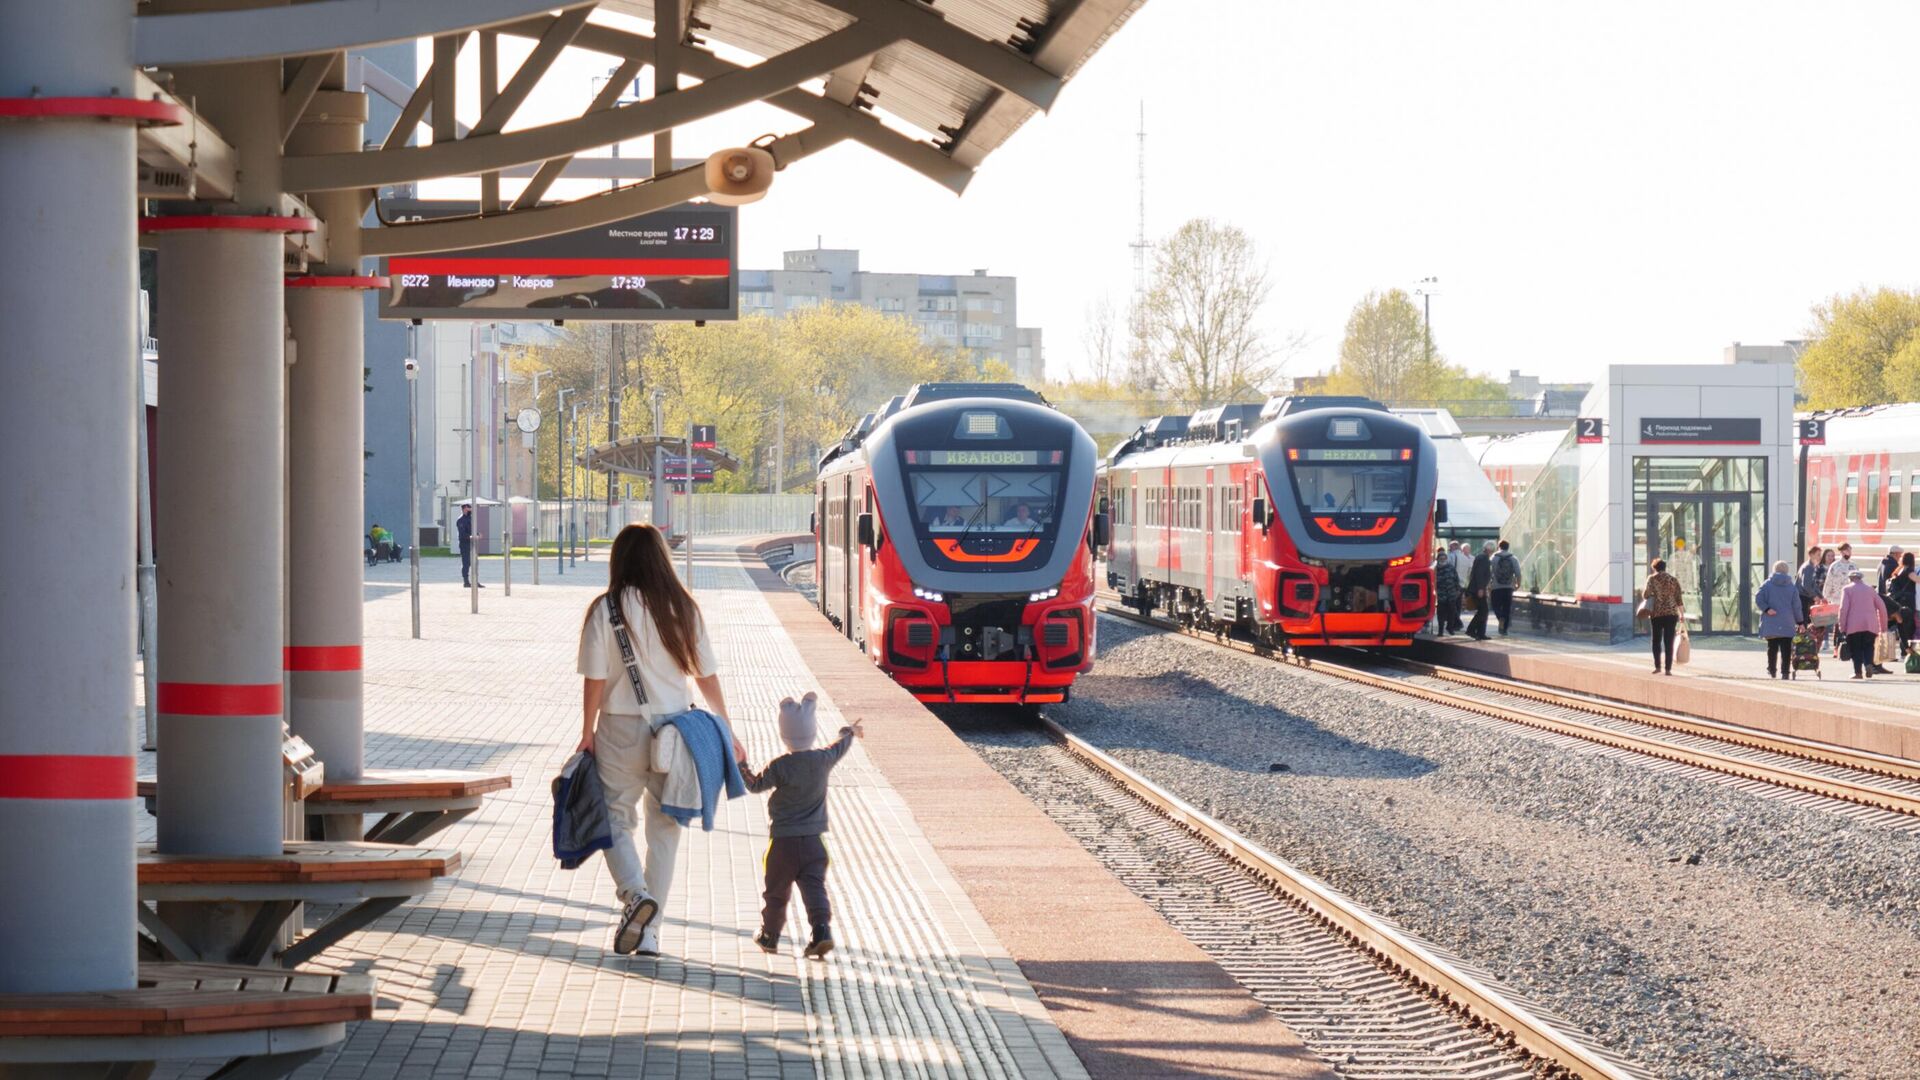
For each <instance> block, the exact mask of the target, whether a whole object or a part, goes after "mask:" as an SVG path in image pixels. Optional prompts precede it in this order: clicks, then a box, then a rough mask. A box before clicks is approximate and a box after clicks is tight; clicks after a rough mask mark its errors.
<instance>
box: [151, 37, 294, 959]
mask: <svg viewBox="0 0 1920 1080" xmlns="http://www.w3.org/2000/svg"><path fill="white" fill-rule="evenodd" d="M175 85H176V87H177V88H178V90H179V92H180V93H181V95H182V96H183V97H187V98H189V99H190V100H196V101H197V102H198V103H199V107H200V110H201V111H202V112H203V113H204V114H205V115H206V117H207V119H208V121H209V122H211V123H212V124H214V125H215V126H217V127H218V128H219V129H220V130H221V132H222V133H223V134H224V135H226V137H227V138H228V139H229V140H230V141H231V142H232V143H233V145H234V148H235V150H236V151H237V153H238V155H239V166H240V168H239V176H240V185H239V186H240V190H238V191H236V192H235V197H234V205H232V206H223V207H220V208H218V210H219V212H218V213H217V214H216V213H212V212H209V211H208V210H206V209H204V208H194V209H193V210H192V211H191V212H189V213H184V214H181V215H178V216H172V217H163V218H154V219H150V220H149V221H147V222H145V223H143V225H142V227H143V228H144V229H146V230H147V231H148V232H150V233H153V234H155V236H156V239H157V242H158V247H159V251H160V281H161V286H160V304H159V312H160V320H159V321H160V331H161V335H162V340H163V341H164V342H165V343H166V344H165V348H166V352H165V354H164V355H163V357H162V359H161V362H160V400H161V401H162V402H164V403H165V404H164V405H163V406H162V408H163V409H164V410H165V412H166V416H165V418H164V419H163V420H162V422H161V424H160V431H159V438H158V441H157V443H156V455H155V456H156V459H157V460H156V464H155V478H156V480H157V489H158V493H159V498H158V501H159V508H160V509H159V513H158V515H157V517H158V521H157V522H156V524H157V525H158V526H159V527H158V529H157V530H156V536H155V547H156V548H157V549H158V550H159V551H160V552H161V553H162V556H161V557H162V559H163V564H162V566H161V569H160V588H159V600H160V640H161V642H163V645H162V647H161V650H160V689H159V697H160V702H159V721H160V723H159V729H160V746H159V764H158V770H157V771H158V778H159V782H160V792H159V800H158V801H159V805H158V811H159V814H158V816H159V847H160V850H162V851H166V852H195V853H203V854H220V855H269V854H277V853H278V852H279V851H280V850H281V849H282V840H283V837H284V835H285V817H284V814H285V810H284V804H283V785H284V780H283V777H282V768H281V763H280V744H281V721H282V704H283V703H282V693H281V678H282V661H283V656H282V652H281V647H282V644H283V636H282V635H283V622H282V613H283V611H284V600H283V597H284V592H283V589H284V580H283V579H284V573H283V570H282V561H281V560H282V557H283V554H284V541H285V536H286V532H285V529H286V525H285V520H286V519H285V513H286V509H285V497H286V492H285V488H284V484H285V473H284V463H285V460H286V459H285V453H286V450H285V447H286V441H285V440H286V428H285V411H284V410H285V404H286V315H285V308H284V304H285V296H284V290H283V288H282V269H281V268H282V265H283V262H284V259H283V255H282V251H283V249H284V239H283V234H284V233H286V232H288V231H302V230H310V229H311V228H312V227H313V223H312V221H311V220H309V219H304V218H299V219H289V218H283V217H276V216H273V215H275V214H277V213H278V209H279V200H280V187H279V182H280V127H279V125H280V115H279V103H280V91H281V65H280V62H279V61H277V60H275V61H264V62H257V63H247V64H227V65H221V66H219V67H210V68H188V69H184V70H182V71H181V72H179V73H178V75H177V76H176V79H175ZM203 907H204V909H205V910H204V911H203V912H202V913H201V914H202V915H203V916H204V918H203V919H199V920H197V921H196V925H195V926H194V928H193V929H192V930H191V931H188V936H189V937H190V938H193V939H196V940H195V944H197V945H202V946H205V947H208V948H210V949H212V950H214V951H215V952H216V953H217V952H219V951H221V946H222V945H223V944H224V945H231V944H233V943H234V942H236V941H237V940H238V938H239V936H240V935H241V934H242V933H244V929H245V921H244V917H245V912H244V911H231V912H229V911H221V910H216V909H218V908H219V907H221V906H220V905H204V906H203Z"/></svg>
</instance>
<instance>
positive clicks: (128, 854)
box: [0, 0, 177, 1073]
mask: <svg viewBox="0 0 1920 1080" xmlns="http://www.w3.org/2000/svg"><path fill="white" fill-rule="evenodd" d="M131 13H132V8H131V6H130V5H128V4H126V3H124V2H123V0H68V2H66V3H60V4H24V3H12V4H0V97H8V98H12V99H14V101H15V102H16V103H18V102H22V101H24V100H25V99H26V98H27V97H28V95H29V93H31V94H32V95H33V96H35V97H40V96H43V95H44V97H45V98H47V99H49V100H51V101H58V100H60V99H63V98H64V99H68V100H72V99H85V98H96V99H97V95H99V94H101V93H103V92H105V90H106V88H108V87H115V86H117V87H123V88H125V87H131V86H132V85H133V80H134V63H133V41H132V20H131V18H130V16H131ZM134 140H135V133H134V125H133V124H131V123H127V122H117V121H110V120H107V121H103V120H101V119H98V118H94V117H84V116H72V117H54V116H50V117H48V118H46V119H41V120H33V121H28V122H18V121H16V122H11V123H6V124H0V161H4V162H6V163H7V165H8V167H7V180H6V185H7V186H6V198H4V199H0V251H4V252H6V253H7V258H8V259H9V260H10V261H11V262H12V264H13V267H14V268H15V269H12V270H10V271H9V272H6V273H0V311H4V312H6V313H7V345H6V348H5V350H4V351H0V373H3V374H4V377H5V380H6V383H7V387H8V391H7V393H8V405H9V406H10V408H11V409H12V410H13V415H12V418H11V419H10V421H9V422H8V423H5V424H0V462H5V467H4V468H0V506H4V507H6V508H7V512H8V514H9V515H15V516H12V517H10V520H13V521H14V522H15V528H16V530H18V529H19V528H20V527H21V526H28V527H30V528H31V529H32V530H42V529H52V528H54V527H55V526H56V525H57V526H58V528H59V531H58V533H57V534H37V535H36V537H35V538H36V539H38V540H40V541H42V542H50V543H57V544H58V547H59V552H58V558H57V559H55V560H53V561H52V562H49V561H48V560H47V559H45V558H39V557H33V556H32V555H29V554H26V553H19V552H17V553H16V557H14V558H10V559H5V560H0V597H5V605H6V610H7V612H8V613H9V614H10V615H11V616H13V618H14V625H13V626H12V627H10V629H9V631H8V632H7V633H6V634H5V635H0V671H4V672H6V675H5V677H4V678H0V718H4V719H0V766H5V767H4V768H0V777H4V779H0V806H4V809H0V825H3V826H4V827H0V866H4V867H6V872H5V873H4V874H0V912H4V913H5V917H3V918H0V957H4V958H5V959H4V961H0V993H32V994H43V993H60V992H66V991H86V990H126V989H131V988H132V987H133V985H134V977H135V971H136V963H137V956H136V952H135V935H134V919H133V913H134V907H133V905H134V903H135V900H134V860H133V845H134V813H133V809H132V805H133V804H132V800H133V791H134V738H133V725H132V724H131V723H129V722H128V721H129V718H130V717H131V716H132V715H133V687H134V676H133V655H134V618H133V616H134V608H133V605H134V597H133V592H132V589H131V583H130V582H129V581H128V575H127V574H126V572H125V569H124V568H126V567H130V566H132V565H133V564H134V559H135V557H136V556H135V551H134V546H135V542H134V537H135V534H136V528H137V527H136V524H135V521H134V506H133V500H134V495H135V478H134V474H133V470H134V461H135V451H134V447H133V437H134V427H133V425H132V424H129V423H127V422H126V418H127V416H128V410H129V409H132V408H133V407H134V403H135V401H136V400H138V399H139V397H140V395H139V394H138V392H137V390H136V387H137V383H136V381H135V378H134V375H135V372H137V371H138V370H139V367H138V364H137V362H136V363H133V364H129V363H127V362H126V355H127V343H128V342H129V341H132V340H133V338H134V335H135V334H136V333H137V329H136V319H135V313H134V305H135V301H136V298H137V297H138V295H139V282H138V279H137V274H136V267H137V266H138V251H137V247H136V244H137V240H136V237H135V213H136V206H137V205H138V204H137V201H136V193H135V187H134V177H135V167H136V161H135V142H134ZM176 291H177V290H176ZM76 297H85V298H86V307H85V317H84V318H75V317H73V312H74V310H75V307H74V304H75V298H76ZM115 416H118V417H121V420H120V421H118V422H111V420H110V418H112V417H115ZM90 418H102V419H104V420H106V421H108V422H101V423H92V422H89V420H90ZM20 515H23V517H22V516H20ZM42 554H44V553H42ZM147 708H148V709H149V710H152V709H153V708H154V700H153V699H152V698H149V699H148V702H147ZM68 758H74V759H79V760H82V761H84V762H88V763H93V764H95V765H97V768H93V769H89V770H87V771H86V772H85V773H80V772H54V771H52V770H51V769H50V766H52V765H54V764H56V763H58V762H59V761H61V760H63V759H68ZM28 793H30V794H31V795H32V796H34V797H31V798H24V797H17V796H21V795H23V794H28ZM59 1068H60V1066H49V1067H48V1069H49V1073H51V1072H55V1071H57V1070H58V1069H59Z"/></svg>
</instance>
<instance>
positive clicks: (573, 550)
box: [567, 401, 592, 566]
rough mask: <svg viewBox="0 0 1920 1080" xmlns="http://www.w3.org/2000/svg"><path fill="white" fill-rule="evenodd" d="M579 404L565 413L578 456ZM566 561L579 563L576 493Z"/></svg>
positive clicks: (568, 430)
mask: <svg viewBox="0 0 1920 1080" xmlns="http://www.w3.org/2000/svg"><path fill="white" fill-rule="evenodd" d="M580 405H581V403H580V402H578V401H576V402H574V403H573V411H572V412H571V413H569V414H568V415H567V437H568V440H569V441H570V442H574V443H575V445H574V451H575V454H574V456H576V457H577V456H578V450H579V446H578V444H577V440H578V437H579V436H578V434H577V432H578V430H579V427H580ZM588 416H589V418H591V416H592V414H591V413H589V414H588ZM573 465H574V463H573V462H568V463H567V469H568V471H569V472H571V471H572V470H573ZM567 562H568V564H569V565H574V566H577V565H579V562H580V498H579V496H578V495H576V496H574V500H573V514H572V515H571V521H570V523H569V525H568V527H567Z"/></svg>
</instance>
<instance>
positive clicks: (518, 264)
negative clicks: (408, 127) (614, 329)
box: [380, 201, 740, 322]
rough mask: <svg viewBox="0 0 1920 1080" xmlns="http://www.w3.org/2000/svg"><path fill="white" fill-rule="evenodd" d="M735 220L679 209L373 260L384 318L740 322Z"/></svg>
mask: <svg viewBox="0 0 1920 1080" xmlns="http://www.w3.org/2000/svg"><path fill="white" fill-rule="evenodd" d="M381 209H382V211H383V212H384V213H385V214H386V215H387V217H388V218H389V219H390V220H391V219H394V218H396V217H398V218H405V217H412V216H418V217H423V218H438V217H450V216H457V215H462V214H470V213H472V212H473V211H474V204H472V203H459V202H450V201H448V202H414V201H388V202H384V203H382V204H381ZM738 223H739V215H738V213H737V212H736V210H735V208H734V207H731V206H712V205H699V206H684V207H676V208H674V209H672V210H662V211H659V212H657V213H652V214H646V215H643V216H641V217H636V218H628V219H627V220H625V221H619V222H615V223H613V224H611V225H601V226H597V227H595V228H591V229H580V230H577V231H575V232H570V233H562V234H560V235H558V236H547V237H542V238H540V239H538V240H525V241H521V242H519V243H513V244H500V245H496V246H493V247H484V248H469V249H466V250H462V251H445V252H438V253H435V254H431V255H395V256H392V257H390V258H387V259H384V260H382V263H383V266H382V269H381V271H380V272H381V273H382V274H385V275H386V276H387V277H388V278H389V279H390V281H389V284H388V286H387V289H386V291H385V292H383V293H382V294H381V297H380V317H381V318H383V319H485V320H487V321H490V322H494V321H497V322H506V321H509V320H513V319H544V320H550V319H559V320H569V319H601V320H614V321H622V322H639V321H658V320H683V321H684V320H695V319H734V318H738V317H739V295H740V294H739V278H738V275H737V274H736V273H735V252H736V250H737V247H738V240H739V237H738V233H737V226H738Z"/></svg>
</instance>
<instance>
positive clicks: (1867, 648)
mask: <svg viewBox="0 0 1920 1080" xmlns="http://www.w3.org/2000/svg"><path fill="white" fill-rule="evenodd" d="M1879 636H1880V635H1879V634H1876V633H1874V632H1873V631H1871V630H1862V631H1860V632H1859V633H1857V634H1848V635H1847V657H1848V658H1849V659H1851V660H1852V661H1853V673H1854V674H1855V675H1866V674H1870V673H1871V672H1872V671H1873V640H1874V639H1875V638H1877V637H1879Z"/></svg>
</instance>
